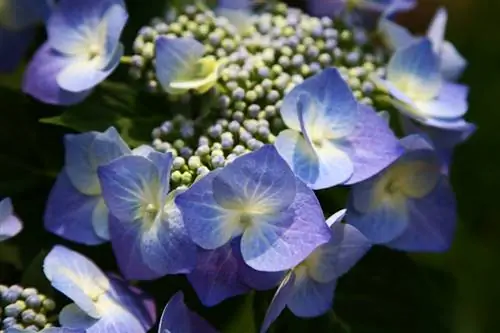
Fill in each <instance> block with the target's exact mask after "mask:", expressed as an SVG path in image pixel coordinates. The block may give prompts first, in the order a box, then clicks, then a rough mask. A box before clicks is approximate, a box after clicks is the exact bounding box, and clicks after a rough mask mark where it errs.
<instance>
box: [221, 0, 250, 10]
mask: <svg viewBox="0 0 500 333" xmlns="http://www.w3.org/2000/svg"><path fill="white" fill-rule="evenodd" d="M217 7H218V8H226V9H251V8H252V1H251V0H218V1H217Z"/></svg>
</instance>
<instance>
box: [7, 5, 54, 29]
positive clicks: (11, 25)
mask: <svg viewBox="0 0 500 333" xmlns="http://www.w3.org/2000/svg"><path fill="white" fill-rule="evenodd" d="M51 3H52V1H49V0H2V4H1V8H0V26H2V27H5V28H6V29H9V30H13V31H19V30H22V29H25V28H28V27H30V26H33V25H35V24H37V23H40V22H42V21H44V20H46V19H47V18H48V17H49V15H50V12H51Z"/></svg>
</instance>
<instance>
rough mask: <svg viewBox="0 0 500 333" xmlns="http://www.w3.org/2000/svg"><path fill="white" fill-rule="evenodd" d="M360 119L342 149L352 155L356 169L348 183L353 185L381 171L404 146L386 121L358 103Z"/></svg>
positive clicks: (398, 155)
mask: <svg viewBox="0 0 500 333" xmlns="http://www.w3.org/2000/svg"><path fill="white" fill-rule="evenodd" d="M359 113H360V119H362V121H359V122H358V123H357V124H356V128H355V130H354V131H353V132H352V133H351V134H350V135H349V136H347V137H346V140H345V143H346V144H345V146H343V147H342V148H341V149H342V150H343V151H344V152H346V153H347V155H349V158H350V160H351V161H352V163H353V165H354V172H353V174H352V176H351V177H350V178H349V180H348V181H347V182H346V183H345V184H347V185H351V184H354V183H357V182H360V181H363V180H365V179H368V178H370V177H371V176H373V175H375V174H377V173H379V172H380V171H382V170H383V169H385V168H386V167H387V166H389V165H390V164H391V163H392V162H394V161H395V160H396V159H397V158H399V157H400V156H401V155H402V154H403V152H404V149H403V147H401V145H400V143H399V140H398V138H397V137H396V136H395V134H394V132H393V131H392V130H391V128H390V127H389V125H388V124H387V122H386V121H385V120H384V119H382V118H381V117H380V116H379V115H377V114H376V113H375V111H374V110H373V109H372V108H370V107H368V106H364V105H360V106H359Z"/></svg>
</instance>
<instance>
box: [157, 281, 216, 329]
mask: <svg viewBox="0 0 500 333" xmlns="http://www.w3.org/2000/svg"><path fill="white" fill-rule="evenodd" d="M158 332H161V333H163V332H169V333H217V331H216V330H215V329H214V328H213V327H212V326H211V325H210V324H209V323H208V322H207V321H206V320H205V319H203V318H201V317H200V316H199V315H198V314H196V313H194V312H192V311H191V310H189V309H188V308H187V306H186V304H184V295H183V294H182V292H180V291H179V292H177V293H176V294H175V295H174V296H172V298H171V299H170V300H169V301H168V303H167V305H166V306H165V309H164V310H163V313H162V315H161V319H160V327H159V330H158Z"/></svg>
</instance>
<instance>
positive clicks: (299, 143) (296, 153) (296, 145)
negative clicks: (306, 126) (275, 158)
mask: <svg viewBox="0 0 500 333" xmlns="http://www.w3.org/2000/svg"><path fill="white" fill-rule="evenodd" d="M274 146H275V147H276V149H277V151H278V152H279V153H280V155H281V156H282V157H283V159H284V160H285V161H286V162H287V164H288V165H289V166H290V168H291V169H292V170H293V172H294V173H295V175H296V176H297V177H298V178H299V179H301V180H302V181H303V182H305V183H306V184H307V185H308V186H309V187H310V188H312V189H315V190H317V189H323V188H328V187H332V186H335V185H338V184H341V183H343V182H345V181H346V180H348V179H349V177H351V175H352V173H353V168H354V166H353V164H352V162H351V160H350V158H349V156H348V155H347V154H346V153H344V152H343V151H342V150H341V149H339V148H337V146H336V145H333V144H332V143H330V142H328V141H327V142H324V143H323V144H322V145H321V147H313V146H312V145H311V144H310V143H309V142H307V141H306V139H305V138H304V137H303V136H302V135H301V134H300V133H299V132H297V131H294V130H290V129H287V130H284V131H281V132H280V134H279V135H278V137H277V138H276V141H275V142H274Z"/></svg>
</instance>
